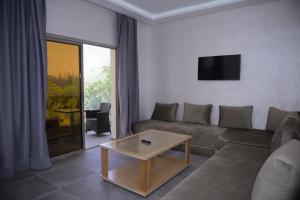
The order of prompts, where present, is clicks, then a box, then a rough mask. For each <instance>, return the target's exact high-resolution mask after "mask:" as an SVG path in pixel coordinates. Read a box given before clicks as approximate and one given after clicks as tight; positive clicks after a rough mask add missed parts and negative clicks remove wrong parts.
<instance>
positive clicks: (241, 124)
mask: <svg viewBox="0 0 300 200" xmlns="http://www.w3.org/2000/svg"><path fill="white" fill-rule="evenodd" d="M252 112H253V106H241V107H237V106H236V107H233V106H220V107H219V113H220V114H219V115H220V116H219V126H220V127H224V128H242V129H251V128H252Z"/></svg>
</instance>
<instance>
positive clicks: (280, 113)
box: [266, 107, 289, 132]
mask: <svg viewBox="0 0 300 200" xmlns="http://www.w3.org/2000/svg"><path fill="white" fill-rule="evenodd" d="M288 114H289V112H288V111H284V110H280V109H277V108H275V107H270V108H269V111H268V118H267V125H266V130H267V131H272V132H275V131H277V129H278V128H279V126H280V124H281V122H282V120H283V119H284V118H285V117H286V116H287V115H288Z"/></svg>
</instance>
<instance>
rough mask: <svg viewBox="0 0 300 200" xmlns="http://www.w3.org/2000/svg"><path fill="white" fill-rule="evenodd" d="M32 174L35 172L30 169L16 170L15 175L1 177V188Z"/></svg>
mask: <svg viewBox="0 0 300 200" xmlns="http://www.w3.org/2000/svg"><path fill="white" fill-rule="evenodd" d="M32 176H33V173H32V172H31V171H29V170H27V171H19V172H16V174H15V176H14V177H11V178H2V179H0V188H1V187H4V186H7V185H9V184H12V183H15V182H17V181H20V180H23V179H25V178H29V177H32Z"/></svg>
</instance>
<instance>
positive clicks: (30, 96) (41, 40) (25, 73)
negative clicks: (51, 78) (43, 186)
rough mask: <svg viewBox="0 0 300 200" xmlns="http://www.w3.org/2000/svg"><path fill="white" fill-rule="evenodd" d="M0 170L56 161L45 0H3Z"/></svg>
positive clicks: (0, 24)
mask: <svg viewBox="0 0 300 200" xmlns="http://www.w3.org/2000/svg"><path fill="white" fill-rule="evenodd" d="M0 5H1V6H0V9H1V13H0V16H1V17H0V30H1V31H0V43H1V47H0V59H1V60H0V61H1V62H0V63H1V67H0V83H1V85H0V95H1V98H0V106H1V108H0V175H1V176H2V177H8V176H13V175H14V173H15V170H27V169H45V168H49V167H50V166H51V163H50V159H49V155H48V146H47V141H46V133H45V116H44V115H45V100H46V96H45V94H46V80H47V76H46V75H47V66H46V63H47V62H46V61H47V60H46V7H45V6H46V5H45V0H1V1H0Z"/></svg>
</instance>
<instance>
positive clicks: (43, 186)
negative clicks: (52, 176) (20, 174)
mask: <svg viewBox="0 0 300 200" xmlns="http://www.w3.org/2000/svg"><path fill="white" fill-rule="evenodd" d="M55 189H56V188H55V187H54V186H53V185H51V184H49V183H47V182H46V181H44V180H42V179H40V178H38V177H32V178H28V179H25V180H21V181H18V182H16V183H14V184H11V185H8V186H6V187H3V188H1V189H0V197H1V199H3V200H32V199H34V198H36V197H38V196H40V195H42V194H44V193H47V192H50V191H52V190H55Z"/></svg>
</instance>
